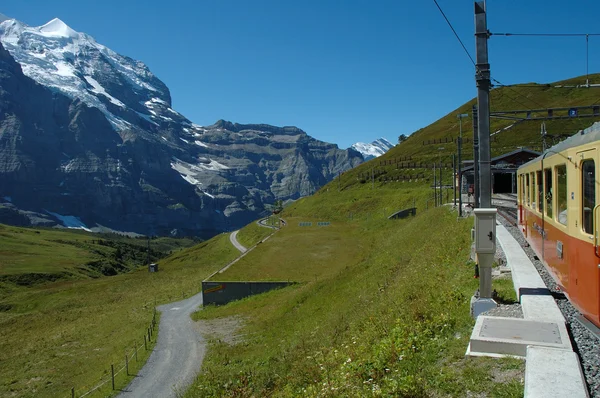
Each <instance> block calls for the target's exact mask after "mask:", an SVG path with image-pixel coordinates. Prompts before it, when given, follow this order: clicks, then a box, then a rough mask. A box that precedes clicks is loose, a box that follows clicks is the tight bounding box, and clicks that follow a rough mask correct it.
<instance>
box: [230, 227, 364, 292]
mask: <svg viewBox="0 0 600 398" xmlns="http://www.w3.org/2000/svg"><path fill="white" fill-rule="evenodd" d="M300 221H314V222H313V226H312V227H300V226H298V224H299V222H300ZM286 222H287V226H286V227H285V228H283V229H281V230H280V231H279V232H277V233H276V234H275V235H273V236H272V237H271V238H270V239H269V240H268V241H266V242H265V243H262V244H261V247H260V250H254V251H252V252H250V253H249V254H247V255H246V256H244V257H243V258H242V259H240V260H239V261H238V262H237V263H236V264H235V265H234V266H233V267H231V268H229V269H228V270H227V271H225V272H224V273H223V274H221V275H219V280H222V281H248V280H250V281H253V280H261V281H281V280H292V281H309V280H312V279H315V278H323V277H325V276H328V275H331V274H332V273H337V272H338V271H339V267H340V266H343V264H344V263H347V262H350V261H352V259H353V257H354V256H356V255H359V253H361V252H362V251H363V250H364V246H367V245H368V243H367V242H368V241H369V238H368V237H367V238H362V239H361V235H360V231H359V228H358V227H357V226H356V225H346V224H340V223H337V224H336V223H333V224H331V225H330V226H327V227H317V226H316V224H317V220H311V219H307V218H298V217H288V218H286ZM257 228H261V229H266V228H264V227H257ZM267 232H269V231H268V230H267ZM271 232H272V231H271ZM342 241H343V244H341V243H342ZM324 242H326V244H323V243H324ZM361 249H363V250H361Z"/></svg>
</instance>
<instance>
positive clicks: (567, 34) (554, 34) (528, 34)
mask: <svg viewBox="0 0 600 398" xmlns="http://www.w3.org/2000/svg"><path fill="white" fill-rule="evenodd" d="M490 36H506V37H508V36H538V37H543V36H546V37H574V36H578V37H582V36H583V37H585V36H600V33H490Z"/></svg>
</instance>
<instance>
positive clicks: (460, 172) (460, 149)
mask: <svg viewBox="0 0 600 398" xmlns="http://www.w3.org/2000/svg"><path fill="white" fill-rule="evenodd" d="M468 116H469V114H468V113H461V114H460V115H458V125H459V129H458V193H459V195H458V216H459V217H462V118H463V117H468Z"/></svg>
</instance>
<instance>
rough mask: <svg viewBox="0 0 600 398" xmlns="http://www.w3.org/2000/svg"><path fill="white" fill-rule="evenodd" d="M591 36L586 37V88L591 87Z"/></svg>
mask: <svg viewBox="0 0 600 398" xmlns="http://www.w3.org/2000/svg"><path fill="white" fill-rule="evenodd" d="M589 48H590V35H589V34H586V35H585V86H586V87H588V88H589V87H590V50H589Z"/></svg>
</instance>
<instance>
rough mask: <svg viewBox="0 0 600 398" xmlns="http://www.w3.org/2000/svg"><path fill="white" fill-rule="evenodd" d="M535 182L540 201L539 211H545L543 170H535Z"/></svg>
mask: <svg viewBox="0 0 600 398" xmlns="http://www.w3.org/2000/svg"><path fill="white" fill-rule="evenodd" d="M535 184H536V187H537V203H538V209H537V210H538V211H539V212H540V213H543V212H544V185H543V184H544V181H543V180H542V172H541V171H536V172H535Z"/></svg>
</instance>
